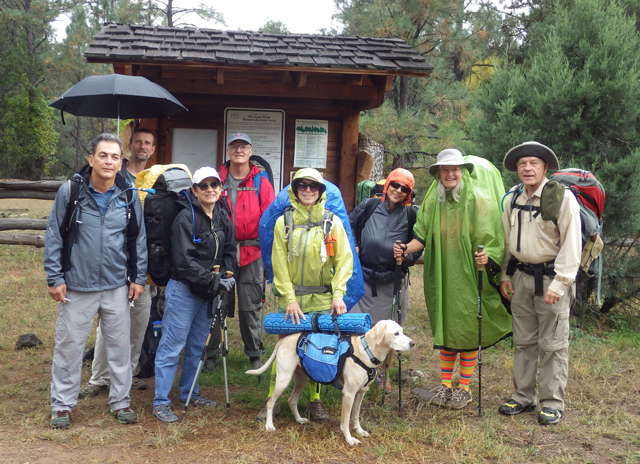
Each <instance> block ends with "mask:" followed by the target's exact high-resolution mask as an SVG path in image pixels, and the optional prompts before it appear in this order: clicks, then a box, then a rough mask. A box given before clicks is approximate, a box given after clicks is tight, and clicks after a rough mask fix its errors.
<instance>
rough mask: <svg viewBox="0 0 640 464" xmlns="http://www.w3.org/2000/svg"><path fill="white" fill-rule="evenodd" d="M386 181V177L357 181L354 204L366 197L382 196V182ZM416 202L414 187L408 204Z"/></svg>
mask: <svg viewBox="0 0 640 464" xmlns="http://www.w3.org/2000/svg"><path fill="white" fill-rule="evenodd" d="M386 183H387V180H386V179H382V180H379V181H378V182H375V181H373V180H363V181H361V182H358V186H357V189H356V205H359V204H360V203H362V202H363V201H364V200H366V199H367V198H382V195H383V194H384V184H386ZM415 203H416V189H415V188H414V189H412V190H411V200H410V201H409V205H414V204H415Z"/></svg>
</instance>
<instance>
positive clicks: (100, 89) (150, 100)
mask: <svg viewBox="0 0 640 464" xmlns="http://www.w3.org/2000/svg"><path fill="white" fill-rule="evenodd" d="M49 106H52V107H53V108H57V109H59V110H60V112H61V113H62V111H66V112H67V113H70V114H73V115H75V116H91V117H94V118H112V119H116V118H117V119H118V125H119V124H120V119H133V118H161V117H167V118H168V117H169V116H171V115H174V114H176V113H178V112H179V111H187V109H186V108H185V107H184V105H182V103H180V102H179V101H178V100H177V99H176V98H175V97H174V96H173V95H171V94H170V93H169V92H168V91H167V90H165V89H164V88H162V87H160V86H159V85H158V84H155V83H153V82H151V81H150V80H149V79H147V78H145V77H142V76H125V75H123V74H107V75H105V76H89V77H86V78H84V79H82V80H81V81H80V82H78V83H77V84H76V85H74V86H73V87H71V88H70V89H69V90H67V91H66V92H65V93H63V94H62V95H61V96H60V97H59V98H58V99H57V100H55V101H54V102H53V103H51V104H50V105H49ZM62 122H63V123H64V116H63V117H62Z"/></svg>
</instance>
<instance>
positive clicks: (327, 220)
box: [282, 206, 333, 262]
mask: <svg viewBox="0 0 640 464" xmlns="http://www.w3.org/2000/svg"><path fill="white" fill-rule="evenodd" d="M292 210H293V207H292V206H287V207H286V208H285V210H284V231H283V234H282V238H283V239H285V240H288V241H289V262H293V242H292V241H291V240H290V239H291V233H292V232H293V231H294V230H295V229H304V230H306V231H307V232H308V231H309V230H311V229H312V228H314V227H318V226H322V228H323V231H324V233H325V236H326V235H327V234H328V233H329V232H331V229H333V213H332V212H331V211H329V210H328V209H327V208H325V209H324V214H323V216H322V219H321V220H320V222H311V221H309V222H307V223H305V224H295V225H294V224H293V214H292ZM301 246H302V240H300V241H299V242H298V247H297V249H296V256H300V248H301Z"/></svg>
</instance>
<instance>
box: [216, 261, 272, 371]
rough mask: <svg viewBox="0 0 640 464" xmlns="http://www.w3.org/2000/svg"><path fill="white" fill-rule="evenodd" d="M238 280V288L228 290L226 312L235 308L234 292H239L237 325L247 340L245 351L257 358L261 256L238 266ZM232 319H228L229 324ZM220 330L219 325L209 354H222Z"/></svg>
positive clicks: (245, 340)
mask: <svg viewBox="0 0 640 464" xmlns="http://www.w3.org/2000/svg"><path fill="white" fill-rule="evenodd" d="M234 277H235V279H236V286H235V291H234V292H231V293H226V294H225V296H224V302H223V306H224V307H225V309H226V310H227V314H228V313H229V312H230V310H232V309H233V308H234V307H235V304H236V300H235V293H236V292H237V294H238V311H237V315H238V324H240V336H241V337H242V342H243V343H244V353H245V354H246V355H247V356H249V357H250V358H257V357H259V356H260V355H261V353H260V342H261V341H262V320H261V311H262V305H263V303H262V289H263V287H264V268H263V266H262V258H258V259H257V260H256V261H254V262H252V263H249V264H247V265H246V266H243V267H239V268H238V270H237V274H236V275H235V276H234ZM228 323H229V321H227V324H228ZM220 340H221V337H220V330H219V329H218V328H216V329H215V330H214V331H213V334H212V336H211V342H210V343H209V350H208V351H207V357H211V356H214V355H216V354H218V353H220Z"/></svg>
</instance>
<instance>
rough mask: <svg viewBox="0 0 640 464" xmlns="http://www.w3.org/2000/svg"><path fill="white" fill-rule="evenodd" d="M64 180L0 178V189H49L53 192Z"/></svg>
mask: <svg viewBox="0 0 640 464" xmlns="http://www.w3.org/2000/svg"><path fill="white" fill-rule="evenodd" d="M65 182H66V180H0V189H9V190H50V191H53V192H55V191H56V190H58V189H59V188H60V186H61V185H62V184H64V183H65Z"/></svg>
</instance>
